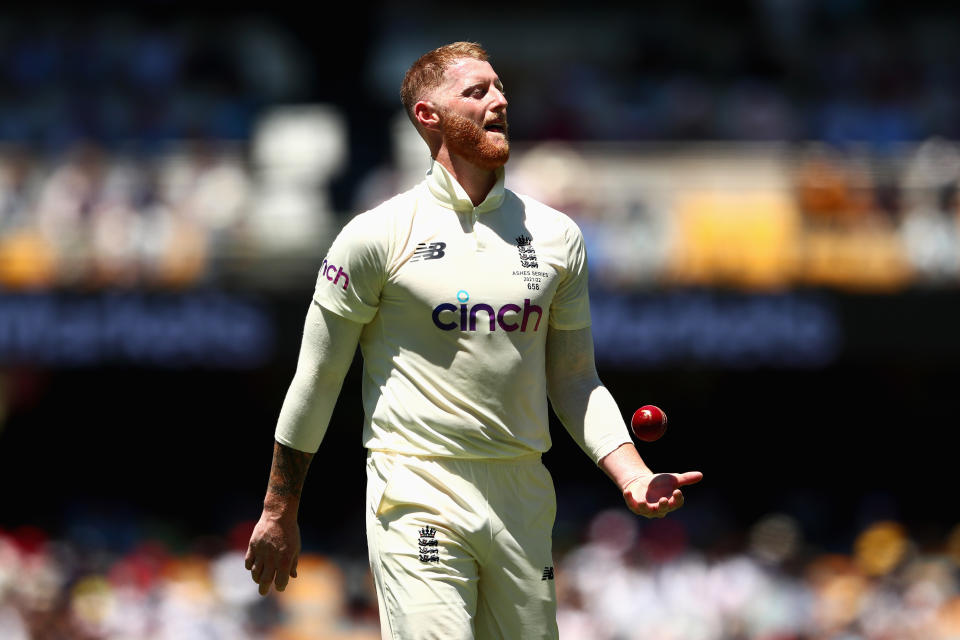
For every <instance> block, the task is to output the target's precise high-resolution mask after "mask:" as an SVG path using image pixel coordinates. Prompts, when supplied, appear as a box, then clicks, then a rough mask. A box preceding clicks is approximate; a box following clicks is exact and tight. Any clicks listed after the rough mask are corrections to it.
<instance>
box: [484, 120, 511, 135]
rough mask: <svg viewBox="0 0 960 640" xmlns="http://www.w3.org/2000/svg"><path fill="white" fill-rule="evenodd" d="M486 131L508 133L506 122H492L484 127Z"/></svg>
mask: <svg viewBox="0 0 960 640" xmlns="http://www.w3.org/2000/svg"><path fill="white" fill-rule="evenodd" d="M483 128H484V129H485V130H486V131H493V132H494V133H502V134H506V133H507V123H506V122H491V123H490V124H488V125H485V126H484V127H483Z"/></svg>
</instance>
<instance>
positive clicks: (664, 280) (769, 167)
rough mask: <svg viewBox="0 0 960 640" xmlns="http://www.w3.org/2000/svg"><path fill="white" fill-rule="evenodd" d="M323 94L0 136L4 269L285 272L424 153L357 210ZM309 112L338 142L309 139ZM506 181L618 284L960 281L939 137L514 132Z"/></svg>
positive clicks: (881, 286)
mask: <svg viewBox="0 0 960 640" xmlns="http://www.w3.org/2000/svg"><path fill="white" fill-rule="evenodd" d="M316 109H317V110H318V111H317V113H314V114H312V115H311V114H306V115H304V114H300V115H290V114H287V115H285V116H283V117H277V118H273V120H272V122H273V124H271V125H269V126H267V125H265V126H263V127H261V130H262V131H263V133H262V135H259V136H258V137H257V138H256V140H255V142H256V144H255V145H254V146H253V149H252V151H251V152H250V153H248V152H246V151H244V150H243V149H238V148H236V147H234V146H229V145H224V144H220V145H216V144H210V143H199V142H197V143H193V144H186V145H182V146H180V147H177V148H175V149H172V150H171V151H169V152H167V153H163V154H156V155H152V156H149V157H146V156H137V155H125V154H119V153H110V152H108V151H106V150H105V149H104V148H102V147H99V146H97V145H95V144H92V143H88V144H82V145H78V146H76V147H73V148H71V149H70V150H69V152H68V153H66V154H65V155H63V156H62V157H59V156H58V157H56V158H55V159H53V160H45V159H42V158H40V157H38V156H36V155H35V154H31V153H29V152H27V151H25V150H24V149H22V148H20V149H7V150H4V149H3V148H0V287H3V288H5V289H45V288H81V289H89V288H102V287H131V286H141V287H155V288H157V287H159V288H171V287H173V288H177V287H189V286H195V285H198V284H213V285H223V284H229V283H232V282H238V283H240V284H241V285H248V286H249V285H251V284H256V283H266V284H269V285H270V286H274V287H283V286H284V285H285V284H289V280H287V279H286V274H288V273H289V272H291V269H292V270H293V271H294V272H296V269H295V267H297V266H299V267H300V270H301V271H302V272H313V271H315V269H316V264H317V260H319V259H322V255H323V251H324V250H325V248H326V246H327V245H328V243H329V242H330V240H331V239H332V236H333V234H334V233H336V231H337V229H338V227H339V224H342V223H343V222H344V221H345V220H346V219H347V218H349V217H350V216H352V215H353V214H354V213H357V212H359V211H362V210H364V209H366V208H369V207H371V206H375V205H376V204H378V203H379V202H381V201H382V200H383V199H386V198H387V197H389V196H390V195H391V193H395V192H396V189H400V188H407V187H409V186H410V185H412V184H413V183H414V182H415V181H416V180H419V179H420V177H421V176H422V174H423V171H424V170H425V166H426V163H425V162H424V161H423V158H422V157H421V156H422V155H423V154H422V153H417V154H415V155H414V157H413V158H411V159H409V160H406V161H401V162H398V164H397V165H396V166H390V167H386V168H384V169H382V170H380V171H377V172H373V173H372V174H371V177H370V179H369V180H366V181H365V182H363V183H362V184H361V185H360V187H359V188H358V190H357V196H356V198H355V200H354V208H353V210H351V211H347V212H337V211H334V210H333V207H332V205H331V198H330V196H329V189H328V187H329V179H330V176H331V174H332V173H333V172H334V171H336V167H337V166H339V163H341V162H342V154H343V153H345V151H343V149H344V147H345V142H344V140H345V138H346V134H345V132H344V131H343V128H342V126H339V125H338V122H337V120H336V117H337V114H336V112H332V111H323V108H322V107H317V108H316ZM287 120H291V121H292V122H293V123H294V124H293V125H292V126H288V123H287ZM298 122H299V124H297V123H298ZM311 123H312V124H311ZM311 127H312V129H311ZM284 129H290V130H292V131H293V133H294V135H293V136H291V135H289V134H288V133H284V131H283V130H284ZM311 130H312V131H313V132H314V133H315V134H316V135H315V136H314V137H313V138H314V139H317V140H320V141H323V140H328V141H330V142H329V144H330V146H331V147H332V148H333V149H339V151H332V152H331V153H329V154H324V153H322V152H321V153H319V154H318V153H317V152H316V151H314V152H313V154H314V156H316V157H310V156H309V150H307V149H303V150H302V151H303V153H302V154H299V155H298V153H297V148H296V147H297V143H296V141H300V143H301V146H304V145H303V144H302V143H303V140H304V139H306V140H310V139H311V137H310V136H303V135H302V131H311ZM278 132H279V133H278ZM405 135H407V136H409V135H415V133H414V132H413V130H412V128H410V131H409V132H407V133H406V134H405ZM278 140H279V142H278ZM415 148H416V147H415ZM418 151H420V150H419V149H418ZM336 158H340V160H337V159H336ZM294 160H296V161H297V162H299V164H297V162H294ZM404 163H406V164H404ZM406 166H409V167H410V168H409V169H407V170H404V167H406ZM508 186H510V187H512V188H514V189H516V190H518V191H521V192H526V193H530V194H531V195H534V196H535V197H539V198H540V199H542V200H543V201H545V202H546V203H548V204H550V205H552V206H555V207H557V208H558V209H561V210H563V211H565V212H567V213H568V214H570V215H571V216H572V217H573V218H574V219H575V220H576V221H577V222H578V224H579V225H580V227H581V229H582V230H583V232H584V236H585V239H586V242H587V249H588V252H589V255H590V256H591V272H592V273H595V274H596V275H597V280H596V282H598V283H600V282H602V283H604V284H605V285H606V286H608V287H612V288H615V289H624V290H631V289H636V288H642V287H650V286H662V285H675V284H679V285H684V284H697V285H699V284H705V285H721V286H722V285H732V286H735V287H743V288H747V289H755V288H761V289H770V288H779V289H784V288H788V287H791V286H797V285H811V286H828V287H839V288H848V289H868V290H882V291H895V290H900V289H903V288H906V287H910V286H956V285H957V284H960V199H958V197H957V193H958V186H960V145H958V144H957V143H955V142H952V141H947V140H943V139H939V138H933V139H930V140H927V141H924V142H923V143H921V144H918V145H907V146H903V147H899V148H898V149H897V150H896V151H893V152H889V153H885V154H879V153H876V152H873V151H871V150H869V149H862V148H860V149H857V148H853V149H842V148H837V147H833V146H829V145H825V144H822V143H810V144H804V145H797V146H780V145H777V146H772V147H762V148H755V147H744V146H737V145H724V146H721V147H704V146H703V145H694V144H688V145H680V144H677V145H672V146H671V147H670V148H669V149H664V148H662V147H648V146H629V145H627V146H624V145H619V146H617V147H616V148H615V149H614V148H609V147H596V146H591V145H581V146H569V145H565V144H561V143H557V142H548V143H543V144H538V145H522V144H519V145H518V150H517V152H516V154H515V158H514V159H513V160H512V161H511V171H510V173H509V175H508ZM285 262H286V264H287V268H285V267H284V264H285ZM290 265H292V267H290ZM297 282H299V281H297Z"/></svg>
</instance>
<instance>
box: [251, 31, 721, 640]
mask: <svg viewBox="0 0 960 640" xmlns="http://www.w3.org/2000/svg"><path fill="white" fill-rule="evenodd" d="M401 97H402V100H403V104H404V106H405V107H406V109H407V113H408V115H409V116H410V119H411V120H412V121H413V124H414V126H415V127H416V128H417V131H418V132H419V133H420V135H421V136H422V137H423V139H424V140H425V141H426V143H427V146H428V147H429V149H430V155H431V157H432V158H433V163H432V166H431V168H430V171H429V172H428V174H427V177H426V179H425V180H424V181H423V182H422V183H420V184H419V185H417V186H416V187H414V188H413V189H411V190H410V191H407V192H405V193H402V194H400V195H398V196H395V197H394V198H392V199H390V200H388V201H387V202H385V203H383V204H382V205H380V206H379V207H376V208H375V209H373V210H371V211H368V212H366V213H363V214H360V215H358V216H356V217H355V218H354V219H353V220H351V221H350V222H349V223H348V224H347V225H346V226H345V227H344V228H343V230H342V231H341V233H340V235H339V236H338V237H337V239H336V240H335V242H334V243H333V245H332V247H331V248H330V251H329V253H328V255H327V257H326V259H325V260H324V261H323V264H322V265H321V269H320V275H319V278H318V281H317V288H316V292H315V294H314V300H313V304H312V305H311V306H310V309H309V311H308V313H307V320H306V325H305V328H304V338H303V346H302V348H301V352H300V359H299V362H298V364H297V372H296V375H295V376H294V379H293V382H292V383H291V386H290V390H289V391H288V393H287V397H286V400H285V401H284V404H283V408H282V409H281V412H280V418H279V422H278V425H277V429H276V434H275V437H276V443H275V445H274V458H273V465H272V468H271V471H270V481H269V486H268V488H267V495H266V498H265V500H264V509H263V514H262V516H261V518H260V521H259V522H258V523H257V526H256V528H255V530H254V532H253V535H252V537H251V539H250V547H249V550H248V552H247V559H246V566H247V568H248V569H250V570H251V571H252V577H253V580H254V581H255V582H257V583H258V584H259V585H260V593H262V594H266V593H267V592H268V591H269V589H270V584H271V583H272V584H274V585H275V586H276V588H277V590H278V591H282V590H283V589H284V588H285V587H286V585H287V582H288V580H289V578H290V577H296V566H297V555H298V553H299V550H300V537H299V530H298V526H297V520H296V516H297V509H298V505H299V497H300V492H301V489H302V486H303V481H304V477H305V475H306V472H307V467H308V466H309V464H310V459H311V456H312V454H313V452H315V451H316V450H317V448H318V447H319V445H320V441H321V439H322V437H323V434H324V431H325V430H326V426H327V423H328V421H329V419H330V415H331V412H332V411H333V406H334V403H335V401H336V398H337V396H338V394H339V392H340V385H341V383H342V381H343V378H344V375H345V373H346V371H347V369H348V368H349V366H350V363H351V361H352V359H353V354H354V351H355V349H356V346H357V344H358V342H359V344H360V348H361V351H362V353H363V358H364V373H363V403H364V410H365V414H366V416H365V420H364V431H363V440H364V445H365V446H366V447H367V449H368V456H367V481H368V482H367V484H368V486H367V542H368V546H369V551H370V564H371V568H372V570H373V575H374V578H375V582H376V587H377V594H378V597H379V606H380V619H381V627H382V632H383V637H384V638H398V639H399V638H403V639H404V640H406V639H408V638H444V639H445V640H454V639H460V638H474V637H477V638H524V639H527V638H556V637H557V625H556V595H555V590H554V584H553V577H554V576H553V562H552V556H551V546H550V545H551V531H552V527H553V521H554V515H555V511H556V498H555V495H554V493H553V483H552V480H551V479H550V475H549V473H548V472H547V471H546V469H545V468H544V467H543V465H542V463H541V462H540V454H541V453H542V452H544V451H546V450H547V449H548V448H549V447H550V436H549V431H548V413H547V396H548V394H549V398H550V400H551V402H552V404H553V407H554V410H555V411H556V413H557V415H558V416H559V417H560V419H561V421H562V422H563V424H564V426H565V427H566V429H567V430H568V431H569V432H570V434H571V436H572V437H573V438H574V439H575V440H576V442H577V443H578V444H579V445H580V446H581V447H582V448H583V449H584V451H585V452H586V453H587V454H588V455H589V456H590V457H591V458H592V459H593V460H594V461H595V462H596V463H597V464H599V466H600V467H601V468H602V469H603V470H604V471H605V472H606V473H607V474H608V475H609V476H610V478H611V479H612V480H613V481H614V482H615V483H616V484H617V485H618V487H619V488H620V490H621V491H622V492H623V496H624V499H625V500H626V503H627V506H628V507H629V508H630V509H631V510H632V511H634V512H635V513H637V514H640V515H644V516H647V517H662V516H664V515H666V514H667V513H668V512H670V511H672V510H674V509H677V508H679V507H680V506H681V505H682V504H683V494H682V493H681V491H680V487H681V486H683V485H687V484H692V483H694V482H697V481H699V480H700V479H701V477H702V474H700V473H699V472H688V473H683V474H654V473H653V472H652V471H650V469H649V468H647V466H646V465H645V464H644V462H643V461H642V460H641V458H640V456H639V454H638V453H637V451H636V449H635V448H634V446H633V444H632V441H631V439H630V436H629V435H628V433H627V429H626V426H625V425H624V422H623V418H622V415H621V413H620V410H619V409H618V407H617V405H616V403H615V402H614V400H613V398H612V397H611V395H610V393H609V392H608V391H607V389H606V388H605V387H604V386H603V385H602V384H601V383H600V381H599V379H598V377H597V373H596V369H595V367H594V359H593V341H592V337H591V334H590V328H589V327H590V309H589V302H588V297H587V264H586V256H585V252H584V248H583V240H582V237H581V235H580V232H579V229H578V228H577V226H576V225H575V224H574V223H573V222H572V221H571V220H570V219H569V218H567V217H566V216H565V215H564V214H562V213H560V212H558V211H555V210H553V209H550V208H548V207H546V206H545V205H543V204H540V203H538V202H536V201H534V200H532V199H531V198H528V197H525V196H519V195H517V194H514V193H513V192H511V191H508V190H506V189H504V187H503V179H504V171H503V165H504V164H505V163H506V162H507V159H508V157H509V154H510V145H509V142H508V137H507V98H506V96H505V94H504V88H503V85H502V84H501V82H500V79H499V78H498V77H497V75H496V73H495V72H494V70H493V68H492V67H491V66H490V63H489V62H488V61H487V54H486V52H485V51H484V50H483V49H482V48H480V46H479V45H476V44H473V43H465V42H458V43H454V44H450V45H447V46H444V47H440V48H439V49H436V50H434V51H431V52H429V53H427V54H425V55H424V56H422V57H421V58H420V59H419V60H417V62H415V63H414V65H413V66H412V67H411V68H410V70H409V71H408V72H407V74H406V77H405V78H404V82H403V87H402V90H401Z"/></svg>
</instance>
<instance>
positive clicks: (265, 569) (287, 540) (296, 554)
mask: <svg viewBox="0 0 960 640" xmlns="http://www.w3.org/2000/svg"><path fill="white" fill-rule="evenodd" d="M299 558H300V527H299V526H298V525H297V519H296V516H293V517H290V516H289V515H276V514H273V513H270V512H268V511H267V510H264V511H263V514H262V515H261V516H260V521H259V522H257V526H256V527H254V529H253V535H251V536H250V544H249V545H248V546H247V556H246V567H247V569H248V570H249V571H250V575H251V576H252V577H253V581H254V582H256V583H257V584H258V585H260V595H262V596H265V595H267V593H268V592H269V591H270V584H271V583H273V584H274V585H276V588H277V591H283V590H284V589H286V588H287V583H288V582H289V581H290V578H296V577H297V561H298V560H299Z"/></svg>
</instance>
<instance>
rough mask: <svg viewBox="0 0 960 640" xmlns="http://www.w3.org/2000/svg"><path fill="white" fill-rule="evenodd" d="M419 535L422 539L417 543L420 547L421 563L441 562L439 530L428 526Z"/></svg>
mask: <svg viewBox="0 0 960 640" xmlns="http://www.w3.org/2000/svg"><path fill="white" fill-rule="evenodd" d="M419 533H420V539H419V540H418V541H417V542H418V543H419V546H420V562H440V554H439V549H438V545H437V530H436V529H434V528H433V527H431V526H430V525H427V526H426V527H424V528H422V529H420V531H419Z"/></svg>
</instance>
